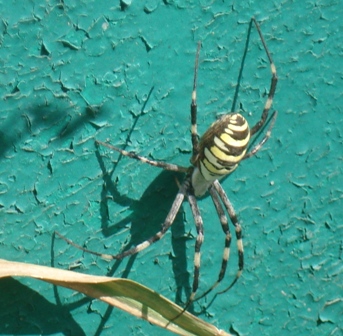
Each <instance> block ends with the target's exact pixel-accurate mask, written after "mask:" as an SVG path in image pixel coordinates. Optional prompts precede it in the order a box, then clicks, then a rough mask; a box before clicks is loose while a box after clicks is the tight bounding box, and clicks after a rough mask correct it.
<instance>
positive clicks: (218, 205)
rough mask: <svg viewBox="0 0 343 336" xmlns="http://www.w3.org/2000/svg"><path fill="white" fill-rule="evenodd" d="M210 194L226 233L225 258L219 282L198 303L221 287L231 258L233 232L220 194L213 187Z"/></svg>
mask: <svg viewBox="0 0 343 336" xmlns="http://www.w3.org/2000/svg"><path fill="white" fill-rule="evenodd" d="M209 192H210V195H211V198H212V201H213V204H214V206H215V208H216V211H217V214H218V217H219V220H220V224H221V226H222V229H223V232H224V233H225V244H224V251H223V257H222V264H221V268H220V271H219V275H218V279H217V281H216V282H215V283H214V284H213V285H212V286H211V287H210V288H209V289H208V290H207V291H205V292H204V293H203V294H201V295H200V296H199V297H197V298H196V299H195V300H194V301H198V300H199V299H201V298H203V297H205V296H206V295H207V294H208V293H210V292H211V291H212V290H213V289H215V288H216V287H217V286H218V285H219V283H220V282H221V281H222V280H223V278H224V276H225V272H226V268H227V263H228V260H229V257H230V246H231V232H230V227H229V225H228V220H227V217H226V215H225V213H224V209H223V206H222V205H221V203H220V200H219V197H218V193H217V191H216V190H215V188H214V187H213V185H212V186H211V187H210V189H209Z"/></svg>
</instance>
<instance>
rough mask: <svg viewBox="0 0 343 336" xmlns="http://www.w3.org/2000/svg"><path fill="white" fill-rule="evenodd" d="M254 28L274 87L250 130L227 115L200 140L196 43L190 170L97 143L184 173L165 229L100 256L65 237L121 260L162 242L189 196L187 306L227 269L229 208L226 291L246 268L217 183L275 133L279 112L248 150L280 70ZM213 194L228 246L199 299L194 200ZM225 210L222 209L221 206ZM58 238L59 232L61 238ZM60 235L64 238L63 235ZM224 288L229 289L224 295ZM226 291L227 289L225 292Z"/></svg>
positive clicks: (230, 209)
mask: <svg viewBox="0 0 343 336" xmlns="http://www.w3.org/2000/svg"><path fill="white" fill-rule="evenodd" d="M252 23H254V24H255V27H256V29H257V32H258V34H259V36H260V39H261V41H262V44H263V48H264V50H265V52H266V55H267V58H268V60H269V63H270V69H271V73H272V77H271V84H270V89H269V94H268V98H267V101H266V103H265V105H264V109H263V111H262V115H261V118H260V120H259V121H258V122H257V123H256V125H254V126H253V127H252V128H250V127H249V125H248V122H247V120H246V119H245V118H244V117H243V116H242V115H241V114H239V113H228V114H226V115H224V116H222V117H221V118H220V119H219V120H217V121H215V122H214V123H213V124H212V125H211V126H210V127H209V129H208V130H207V131H206V132H205V134H204V135H203V136H202V137H201V138H200V140H199V137H198V133H197V120H196V119H197V100H196V85H197V73H198V63H199V53H200V47H201V45H200V43H199V44H198V48H197V53H196V58H195V69H194V82H193V92H192V101H191V138H192V148H193V155H192V157H191V164H192V165H191V166H190V167H182V166H178V165H174V164H170V163H165V162H159V161H153V160H149V159H147V158H145V157H142V156H139V155H137V154H135V153H133V152H127V151H125V150H122V149H119V148H117V147H114V146H111V145H109V144H107V143H104V142H101V141H96V142H97V144H99V145H102V146H106V147H108V148H110V149H111V150H114V151H117V152H119V153H121V154H122V155H124V156H128V157H130V158H132V159H136V160H139V161H141V162H144V163H148V164H150V165H152V166H155V167H159V168H163V169H166V170H171V171H175V172H180V173H185V178H184V180H183V182H182V184H181V185H180V186H179V191H178V193H177V195H176V197H175V200H174V202H173V204H172V206H171V209H170V211H169V213H168V215H167V217H166V219H165V221H164V223H163V225H162V228H161V230H160V231H159V232H157V233H156V234H155V235H154V236H152V237H151V238H149V239H148V240H146V241H144V242H142V243H140V244H139V245H137V246H136V247H133V248H131V249H129V250H127V251H125V252H122V253H119V254H116V255H109V254H102V253H98V252H93V251H90V250H87V249H85V248H82V247H80V246H79V245H76V244H75V243H73V242H72V241H70V240H68V239H67V238H65V237H62V238H63V239H65V240H66V241H67V242H68V243H69V244H72V245H74V246H76V247H78V248H81V249H82V250H84V251H87V252H90V253H93V254H95V255H97V256H100V257H102V258H104V259H110V260H113V259H122V258H124V257H127V256H130V255H133V254H135V253H138V252H140V251H142V250H144V249H145V248H147V247H148V246H150V245H151V244H153V243H155V242H156V241H158V240H160V239H161V238H162V237H163V236H164V235H165V233H166V232H167V230H168V229H169V227H170V226H171V225H172V224H173V222H174V219H175V217H176V215H177V213H178V211H179V209H180V207H181V205H182V203H183V201H184V199H185V198H187V200H188V203H189V204H190V207H191V211H192V214H193V217H194V221H195V226H196V231H197V238H196V242H195V254H194V278H193V286H192V292H191V295H190V298H189V300H188V302H187V305H186V308H185V309H187V307H188V306H189V305H190V304H191V303H192V302H193V301H194V300H195V299H196V300H197V299H199V298H200V297H203V296H205V295H206V294H207V293H209V292H210V291H211V290H213V289H214V288H215V287H216V286H217V285H218V284H219V283H220V282H221V281H222V279H223V277H224V275H225V271H226V267H227V262H228V259H229V254H230V245H231V233H230V228H229V225H228V220H227V217H226V215H225V212H224V208H225V209H226V211H227V213H228V215H229V217H230V220H231V222H232V224H233V226H234V229H235V234H236V240H237V248H238V272H237V275H236V278H235V279H234V281H233V282H232V283H231V285H230V286H229V287H228V288H227V289H226V290H228V289H229V288H230V287H231V286H232V285H233V284H234V283H235V282H236V281H237V279H238V278H239V277H240V275H241V273H242V270H243V243H242V229H241V226H240V224H239V222H238V220H237V216H236V214H235V210H234V208H233V206H232V205H231V202H230V201H229V199H228V197H227V195H226V193H225V191H224V189H223V188H222V186H221V185H220V183H219V180H221V179H222V178H224V177H225V176H227V175H229V174H231V173H232V172H233V171H234V170H235V169H236V168H237V166H238V164H239V163H240V162H241V161H242V160H245V159H247V158H249V157H251V156H253V155H254V154H256V153H257V152H258V151H259V150H260V149H261V147H262V146H263V144H264V143H265V142H266V141H267V140H268V139H269V137H270V135H271V130H272V128H273V125H274V122H275V119H276V115H277V113H276V112H274V113H273V116H272V118H271V122H270V126H269V128H268V130H267V132H266V134H265V135H264V137H263V139H262V140H261V141H260V142H259V143H258V144H257V145H256V146H255V147H253V148H252V149H251V151H250V152H247V149H248V146H249V142H250V139H251V137H252V136H253V135H255V134H256V133H258V132H259V131H260V130H262V128H263V126H264V125H265V123H266V120H267V117H268V112H269V109H270V107H271V105H272V101H273V97H274V93H275V89H276V84H277V74H276V67H275V65H274V63H273V60H272V57H271V55H270V53H269V51H268V48H267V45H266V42H265V40H264V38H263V35H262V33H261V30H260V27H259V25H258V23H257V22H256V20H255V19H254V18H252V19H251V23H250V24H252ZM207 192H209V194H210V196H211V198H212V200H213V203H214V207H215V209H216V212H217V214H218V217H219V221H220V223H221V226H222V230H223V231H224V234H225V243H224V251H223V257H222V263H221V268H220V272H219V275H218V279H217V281H216V282H215V283H214V285H213V286H212V287H211V288H210V289H208V290H207V291H206V292H205V293H204V294H203V295H201V296H200V297H198V298H196V297H195V295H196V291H197V289H198V283H199V270H200V250H201V245H202V243H203V240H204V228H203V220H202V218H201V215H200V210H199V207H198V204H197V201H196V198H197V197H201V196H204V195H205V194H206V193H207ZM223 206H224V207H223ZM58 235H59V234H58ZM59 236H60V235H59ZM226 290H225V291H226ZM223 292H224V291H223Z"/></svg>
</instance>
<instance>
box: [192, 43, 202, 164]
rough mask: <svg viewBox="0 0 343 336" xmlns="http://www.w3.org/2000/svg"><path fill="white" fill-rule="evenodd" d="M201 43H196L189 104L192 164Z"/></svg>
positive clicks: (194, 150)
mask: <svg viewBox="0 0 343 336" xmlns="http://www.w3.org/2000/svg"><path fill="white" fill-rule="evenodd" d="M200 48H201V42H200V41H199V42H198V48H197V52H196V56H195V65H194V80H193V91H192V102H191V137H192V148H193V155H192V158H191V162H194V161H195V159H196V158H197V156H198V154H199V148H198V144H199V136H198V130H197V109H198V107H197V78H198V67H199V54H200Z"/></svg>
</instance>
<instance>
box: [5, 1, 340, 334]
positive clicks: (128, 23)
mask: <svg viewBox="0 0 343 336" xmlns="http://www.w3.org/2000/svg"><path fill="white" fill-rule="evenodd" d="M0 4H1V8H2V10H1V22H0V62H1V70H0V97H1V100H0V110H1V112H0V141H1V146H0V154H1V166H0V213H1V223H0V254H1V258H4V259H8V260H14V261H22V262H30V263H35V264H39V265H47V266H49V265H51V263H52V262H53V264H54V266H55V267H59V268H62V269H68V268H71V269H73V270H75V271H78V272H84V273H87V274H97V275H111V276H115V277H128V278H130V279H132V280H135V281H138V282H140V283H142V284H144V285H146V286H148V287H150V288H152V289H154V290H156V291H157V292H159V293H161V294H162V295H164V296H166V297H168V298H169V299H171V300H173V301H175V302H177V303H182V302H185V300H186V298H187V296H188V294H189V291H190V286H191V283H192V278H193V275H192V272H193V251H194V243H195V234H196V232H195V227H194V223H193V218H192V216H191V213H190V211H189V207H188V204H187V203H185V204H184V205H183V208H182V210H181V212H180V215H179V216H178V217H177V219H176V221H175V223H174V225H173V227H172V229H171V230H170V232H169V233H168V234H167V235H166V237H165V238H164V239H162V240H161V241H160V242H158V243H157V244H155V245H153V246H151V247H150V248H149V249H147V250H145V251H144V252H142V253H140V254H139V255H137V256H134V257H131V258H128V259H126V260H122V261H117V262H107V261H105V260H101V259H99V258H97V257H95V256H92V255H89V254H84V253H83V252H82V251H79V250H77V249H75V248H74V247H71V246H68V245H67V244H66V243H65V242H64V241H62V240H55V241H52V235H53V232H54V230H58V231H59V232H61V233H62V234H64V235H66V236H67V237H69V238H70V239H72V240H73V241H75V242H77V243H79V244H81V245H83V244H84V245H86V246H87V247H88V248H89V249H92V250H96V251H99V252H102V251H104V252H106V253H116V252H119V251H121V250H122V249H123V248H124V247H126V246H127V245H129V246H131V245H134V244H136V243H138V242H141V241H143V240H144V239H146V238H147V237H149V236H150V235H151V234H152V233H153V232H156V231H157V230H158V228H159V227H160V224H161V223H162V222H163V220H164V218H165V216H166V214H167V212H168V210H169V208H170V205H171V203H172V201H173V198H174V197H175V194H176V190H177V186H176V183H175V176H178V175H176V174H174V173H170V172H163V171H161V170H160V169H158V168H154V167H151V166H148V165H144V164H140V163H138V162H136V161H135V160H131V159H128V158H121V159H119V160H118V158H119V156H118V154H116V153H112V152H110V151H109V150H108V149H106V148H100V149H99V151H97V150H96V147H95V145H94V140H95V139H99V140H103V141H105V140H106V141H107V140H108V141H110V142H111V143H112V144H113V145H116V146H120V147H121V148H126V149H127V150H130V151H135V152H136V153H140V154H141V155H144V156H147V157H149V158H152V159H159V160H163V161H167V162H171V163H176V164H180V165H188V164H189V158H190V155H191V143H190V134H189V126H190V116H189V104H190V96H191V90H192V80H193V65H194V58H195V51H196V44H197V41H198V40H201V41H202V50H201V55H200V61H201V63H200V69H199V82H198V105H199V116H198V121H199V133H200V134H202V133H203V132H204V131H205V130H206V129H207V127H208V126H209V125H210V124H211V123H212V122H213V121H214V120H215V119H216V117H217V116H218V115H220V113H222V112H225V111H230V110H231V108H232V106H233V98H234V94H235V89H236V87H237V79H238V75H239V71H240V69H241V66H242V58H243V55H244V49H245V44H246V41H247V38H248V29H249V21H250V18H251V17H252V16H255V17H256V19H257V20H258V21H259V22H260V24H261V29H262V31H263V33H264V36H265V38H266V40H267V44H268V47H269V49H270V52H271V54H272V56H273V58H274V62H275V64H276V67H277V71H278V76H279V84H278V88H277V92H276V95H275V100H274V104H273V109H277V110H278V111H279V115H278V119H277V121H276V124H275V127H274V129H273V134H272V138H271V139H270V140H269V141H268V142H267V144H266V145H265V146H264V148H263V150H261V151H260V152H259V153H258V154H257V156H256V157H254V158H251V159H249V160H247V161H244V162H243V163H242V164H241V166H240V167H239V168H238V169H237V170H236V171H235V172H234V173H233V174H232V175H231V176H230V177H229V178H227V179H226V180H225V181H224V182H223V183H222V185H223V187H224V189H225V190H226V191H227V193H228V195H229V197H230V200H231V201H232V202H233V204H234V206H235V209H236V211H237V214H238V216H239V219H240V221H241V223H242V226H243V230H244V236H243V237H244V238H243V242H244V248H245V269H244V272H243V275H242V277H241V279H240V280H239V281H238V282H237V284H236V285H235V286H234V287H233V288H232V289H231V290H230V291H229V292H228V293H226V294H225V295H220V296H218V297H217V298H216V300H215V301H214V302H213V303H212V305H211V306H210V307H208V308H207V310H206V311H205V313H202V314H200V315H199V317H201V318H202V319H204V320H206V321H208V322H210V323H212V324H214V325H216V326H218V328H221V329H225V330H226V331H228V332H231V333H232V334H234V335H256V334H258V335H298V336H299V335H304V336H305V335H342V334H343V318H342V314H343V288H342V283H343V261H342V258H343V256H342V253H343V243H342V241H343V239H342V236H343V225H342V213H343V211H342V198H343V178H342V176H343V174H342V173H343V169H342V166H343V165H342V163H343V147H342V145H343V115H342V106H343V95H342V87H343V85H342V84H343V83H342V81H343V61H342V51H343V49H342V31H343V21H342V16H343V6H342V4H341V3H340V2H339V1H330V0H326V1H317V2H314V1H279V0H277V1H273V2H263V3H262V2H257V1H241V2H238V1H163V2H162V1H153V0H150V1H149V0H148V1H115V2H113V1H103V0H102V1H83V2H82V1H69V0H64V1H60V2H59V1H44V2H43V1H22V2H20V1H13V0H12V1H0ZM270 77H271V74H270V69H269V67H268V62H267V59H266V55H265V53H264V51H263V49H262V47H261V43H260V40H259V37H258V34H257V32H256V30H255V29H254V27H253V28H252V30H251V34H250V43H249V50H248V53H247V57H246V59H245V62H244V68H243V77H242V79H241V81H240V87H239V93H238V98H237V102H236V104H234V105H235V107H236V108H237V109H240V110H241V113H242V114H243V115H244V116H246V117H247V119H248V120H249V122H250V124H251V125H253V124H254V123H255V122H256V121H257V120H258V119H259V116H260V113H261V111H262V109H263V106H264V102H265V100H266V93H267V92H268V89H269V83H270ZM178 178H179V179H181V178H182V177H181V176H178ZM199 205H200V208H201V212H202V216H203V219H204V223H205V242H204V245H203V249H202V265H201V278H200V289H199V293H201V292H202V291H204V290H206V289H207V288H208V287H209V286H210V285H212V283H213V282H214V281H215V279H216V277H217V274H218V272H219V268H220V261H221V255H222V249H223V244H224V236H223V233H222V230H221V228H220V224H219V222H218V218H217V216H216V214H215V211H214V207H213V204H212V201H211V200H210V199H209V198H205V199H203V200H200V201H199ZM233 243H235V240H234V242H233ZM52 256H53V258H52ZM236 271H237V253H236V247H235V245H233V249H232V255H231V258H230V263H229V269H228V272H227V273H228V274H227V277H226V278H225V280H224V284H223V285H222V286H221V287H220V288H225V284H229V283H230V281H231V280H232V279H233V277H234V276H235V273H236ZM0 293H1V295H0V333H1V334H3V335H12V334H14V335H47V334H52V335H114V334H115V335H152V334H154V335H170V333H169V332H167V331H164V330H162V329H158V328H157V327H154V326H151V325H149V324H148V323H146V322H145V321H143V320H138V319H136V318H134V317H131V316H130V315H128V314H126V313H123V312H121V311H119V310H117V309H112V308H110V307H108V306H107V305H106V304H104V303H102V302H99V301H93V300H91V299H89V298H87V297H84V296H83V295H81V294H78V293H74V292H72V291H70V290H67V289H61V288H53V286H51V285H48V284H45V283H43V282H40V281H38V280H32V279H18V278H16V279H5V280H1V281H0ZM213 295H214V293H212V294H209V296H208V297H207V298H204V299H203V300H200V301H199V302H197V303H196V304H195V305H194V312H195V313H196V312H200V311H201V310H202V309H203V308H204V307H206V306H207V304H208V302H210V301H211V299H212V298H213Z"/></svg>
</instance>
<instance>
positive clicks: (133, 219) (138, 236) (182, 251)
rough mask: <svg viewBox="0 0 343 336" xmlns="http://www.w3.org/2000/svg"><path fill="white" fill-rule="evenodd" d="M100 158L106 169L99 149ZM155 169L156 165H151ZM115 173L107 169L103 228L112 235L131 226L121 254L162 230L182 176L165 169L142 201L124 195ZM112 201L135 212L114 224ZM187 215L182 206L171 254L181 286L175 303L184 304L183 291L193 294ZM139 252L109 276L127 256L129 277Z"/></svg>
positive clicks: (102, 204)
mask: <svg viewBox="0 0 343 336" xmlns="http://www.w3.org/2000/svg"><path fill="white" fill-rule="evenodd" d="M97 158H98V160H99V165H100V167H102V169H103V167H104V163H103V158H102V156H101V155H100V153H99V152H97ZM139 164H140V163H139ZM151 169H155V168H154V167H151ZM112 175H113V170H112V172H111V173H110V174H108V173H106V171H105V172H104V171H103V180H104V184H103V185H104V188H103V190H102V192H101V202H100V213H101V231H102V234H103V235H104V237H111V236H113V235H116V234H118V233H120V231H122V230H123V229H124V228H126V227H127V226H128V225H130V234H129V236H130V240H129V241H128V242H127V243H126V244H125V247H124V249H123V250H122V251H118V253H119V252H124V251H127V250H129V249H130V248H132V247H134V246H137V245H138V244H140V243H142V242H143V241H145V240H147V239H149V238H150V237H151V236H153V235H154V234H156V233H157V232H158V231H159V230H160V229H161V226H162V223H163V222H164V221H165V219H166V217H167V214H168V212H169V210H170V207H171V205H172V203H173V201H174V199H175V196H176V194H177V192H178V186H177V184H176V181H175V177H180V175H179V174H177V175H176V173H174V172H170V171H165V170H162V171H161V172H160V174H158V176H157V177H156V178H155V179H154V180H153V181H152V183H151V184H150V185H149V186H148V188H147V189H146V190H145V191H144V193H143V195H142V196H141V197H140V199H139V200H133V199H131V198H129V197H127V196H124V195H120V193H119V192H118V189H117V182H116V181H113V179H112ZM109 201H110V202H115V203H116V204H119V205H121V206H126V207H128V211H129V212H131V214H130V215H128V216H127V217H125V218H124V219H122V220H120V221H119V222H116V223H115V224H111V223H110V222H111V220H110V218H109V211H108V206H109V204H108V202H109ZM156 205H157V206H156ZM183 218H184V210H183V206H181V208H180V210H179V212H178V214H177V216H176V218H175V220H174V222H173V225H172V226H171V234H172V251H171V252H170V254H169V258H170V259H171V261H172V266H173V273H174V278H175V281H176V287H177V293H176V297H175V302H176V303H178V304H180V303H181V297H182V292H183V290H184V291H185V295H187V296H188V295H189V294H190V284H189V274H188V272H187V261H186V259H187V256H186V241H187V239H188V238H187V237H188V236H187V233H186V230H185V224H184V219H183ZM162 239H166V237H163V238H162ZM158 243H159V242H157V244H158ZM148 249H149V247H148ZM114 253H116V252H114ZM141 253H142V252H141ZM143 253H144V252H143ZM138 255H139V253H138V254H134V255H132V256H129V257H127V258H124V259H120V260H116V261H115V262H114V264H113V266H112V267H111V270H110V271H109V272H108V273H107V276H112V275H113V274H114V273H115V272H116V270H117V269H118V267H119V266H120V265H121V263H122V262H123V261H125V259H128V261H127V263H126V266H125V270H124V271H123V272H122V277H127V276H128V275H129V273H130V270H131V267H132V265H133V263H134V260H135V259H136V257H137V256H138ZM152 262H153V261H152Z"/></svg>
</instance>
